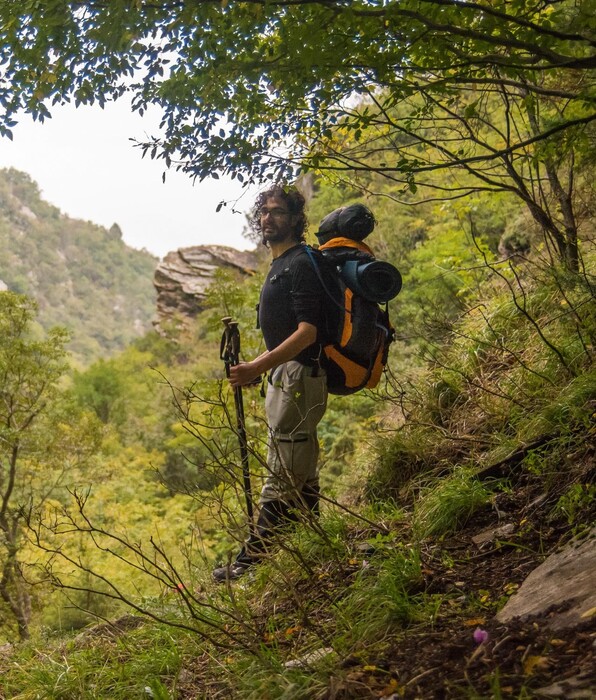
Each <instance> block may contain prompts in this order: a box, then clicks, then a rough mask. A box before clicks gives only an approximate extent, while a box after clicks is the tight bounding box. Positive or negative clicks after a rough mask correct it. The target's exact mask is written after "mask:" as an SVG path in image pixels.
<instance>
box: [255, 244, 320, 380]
mask: <svg viewBox="0 0 596 700" xmlns="http://www.w3.org/2000/svg"><path fill="white" fill-rule="evenodd" d="M323 295H324V291H323V287H322V285H321V281H320V280H319V277H318V275H317V272H316V270H315V267H314V265H313V263H312V261H311V260H310V258H309V256H308V253H307V252H306V246H305V245H304V244H302V243H300V244H298V245H296V246H294V247H293V248H290V249H289V250H286V251H285V253H283V254H282V255H280V256H279V257H278V258H275V260H273V261H272V263H271V267H270V269H269V273H268V275H267V278H266V280H265V283H264V285H263V288H262V289H261V298H260V301H259V325H260V327H261V330H262V332H263V338H264V339H265V346H266V347H267V350H273V349H274V348H276V347H277V346H278V345H281V343H283V341H284V340H286V338H289V337H290V336H291V335H292V333H294V331H296V330H297V329H298V324H299V323H301V322H303V321H305V322H307V323H310V324H312V325H313V326H316V328H317V331H318V335H320V334H321V329H322V327H323V308H322V304H323ZM320 350H321V346H320V343H319V342H316V343H314V344H313V345H310V346H309V347H308V348H306V349H305V350H303V351H302V352H301V353H300V354H299V355H298V356H297V357H295V358H294V359H296V360H297V361H298V362H301V363H302V364H304V365H308V366H313V365H314V364H316V363H317V361H318V358H319V355H320Z"/></svg>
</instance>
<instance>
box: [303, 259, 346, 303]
mask: <svg viewBox="0 0 596 700" xmlns="http://www.w3.org/2000/svg"><path fill="white" fill-rule="evenodd" d="M305 249H306V253H307V255H308V257H309V259H310V261H311V263H312V264H313V267H314V268H315V272H316V273H317V277H318V278H319V281H320V283H321V286H322V287H323V290H324V291H325V294H327V296H328V297H329V298H330V299H331V301H332V302H333V303H334V304H335V305H336V306H337V307H338V308H339V309H340V310H341V311H342V312H346V311H348V309H346V308H345V307H344V305H343V304H342V303H341V302H339V301H338V300H337V298H336V296H335V295H334V294H333V292H331V291H330V289H329V286H328V285H327V283H326V282H325V279H324V277H323V274H322V273H321V267H320V265H319V263H318V262H317V260H316V258H317V257H319V259H320V260H321V259H322V256H321V254H320V253H319V252H318V251H315V250H314V249H313V248H311V247H310V246H309V245H307V246H306V247H305ZM337 278H338V280H339V275H337ZM348 313H351V312H350V311H348Z"/></svg>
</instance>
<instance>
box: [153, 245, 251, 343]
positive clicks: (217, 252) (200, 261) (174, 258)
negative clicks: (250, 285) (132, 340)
mask: <svg viewBox="0 0 596 700" xmlns="http://www.w3.org/2000/svg"><path fill="white" fill-rule="evenodd" d="M257 264H258V257H257V253H256V252H252V251H239V250H235V249H234V248H228V247H226V246H217V245H210V246H193V247H191V248H180V249H178V250H175V251H173V252H171V253H168V254H167V255H166V257H165V258H164V259H163V260H162V261H161V262H160V263H159V264H158V266H157V268H156V270H155V275H154V277H153V284H154V286H155V289H156V290H157V318H156V319H155V320H154V322H153V325H154V326H155V328H156V329H157V330H158V332H160V333H164V334H165V333H166V332H167V330H169V329H171V328H172V327H174V328H179V327H180V326H184V325H185V324H186V322H188V321H190V320H191V319H193V318H194V317H195V316H196V315H197V314H198V313H199V312H200V311H202V310H203V305H204V301H205V297H206V290H207V288H208V287H209V285H210V284H211V282H212V281H213V275H214V274H215V271H216V270H218V269H222V268H227V269H232V270H235V271H236V272H238V273H239V274H240V275H252V274H254V273H255V271H256V269H257Z"/></svg>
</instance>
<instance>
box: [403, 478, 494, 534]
mask: <svg viewBox="0 0 596 700" xmlns="http://www.w3.org/2000/svg"><path fill="white" fill-rule="evenodd" d="M475 471H476V470H475V469H473V468H469V467H468V468H466V467H458V468H456V469H455V470H454V471H453V473H452V474H451V475H450V476H448V477H446V478H444V479H442V480H435V481H433V482H431V483H430V484H429V485H428V486H426V487H423V488H422V490H421V494H420V497H419V500H418V502H417V503H416V505H415V507H414V517H413V522H412V526H413V530H414V532H415V534H416V535H417V537H419V538H420V539H424V538H426V537H442V536H444V535H447V534H451V533H453V532H455V531H456V530H458V529H460V528H462V527H463V526H464V525H465V524H466V522H467V521H468V520H469V519H470V518H471V517H472V515H474V513H476V511H477V510H479V509H480V508H482V507H483V506H485V505H486V504H488V503H489V502H490V499H491V495H492V494H491V491H490V490H489V489H488V488H487V487H486V486H485V485H484V484H482V483H481V482H480V481H478V478H477V477H476V474H475Z"/></svg>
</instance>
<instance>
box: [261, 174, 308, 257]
mask: <svg viewBox="0 0 596 700" xmlns="http://www.w3.org/2000/svg"><path fill="white" fill-rule="evenodd" d="M272 197H277V198H278V199H281V200H282V201H283V202H284V203H285V204H286V206H287V207H288V211H289V212H290V214H291V215H292V216H293V217H294V225H293V227H292V229H293V230H292V235H293V237H294V238H295V240H296V242H297V243H299V242H300V241H304V234H305V233H306V229H307V227H308V220H307V218H306V213H305V211H304V207H305V204H306V200H305V199H304V197H303V196H302V194H301V193H300V192H299V191H298V190H297V189H296V188H295V187H283V186H282V185H274V186H273V187H270V188H269V189H268V190H265V191H264V192H260V193H259V195H258V196H257V198H256V200H255V204H254V206H253V208H252V210H251V212H250V214H249V216H248V222H249V224H250V227H251V229H252V230H253V231H254V232H255V233H257V234H259V236H261V240H262V236H263V229H262V227H261V210H262V209H263V207H264V206H265V203H266V202H267V200H268V199H271V198H272ZM263 243H265V242H264V241H263Z"/></svg>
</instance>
